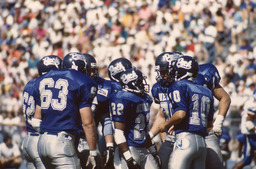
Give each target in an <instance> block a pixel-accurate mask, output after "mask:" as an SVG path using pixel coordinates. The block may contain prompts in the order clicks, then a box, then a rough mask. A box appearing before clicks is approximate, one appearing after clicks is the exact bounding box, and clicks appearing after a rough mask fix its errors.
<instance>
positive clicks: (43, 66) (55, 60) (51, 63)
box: [37, 55, 62, 76]
mask: <svg viewBox="0 0 256 169" xmlns="http://www.w3.org/2000/svg"><path fill="white" fill-rule="evenodd" d="M61 67H62V60H61V58H59V57H58V56H56V55H48V56H44V57H43V58H42V59H41V60H40V61H39V62H38V63H37V70H38V73H39V75H40V76H41V75H43V74H45V73H47V72H49V71H50V70H51V69H54V68H55V69H60V68H61Z"/></svg>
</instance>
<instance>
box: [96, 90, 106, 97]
mask: <svg viewBox="0 0 256 169" xmlns="http://www.w3.org/2000/svg"><path fill="white" fill-rule="evenodd" d="M98 94H100V95H102V96H105V97H107V95H108V90H107V89H100V90H98Z"/></svg>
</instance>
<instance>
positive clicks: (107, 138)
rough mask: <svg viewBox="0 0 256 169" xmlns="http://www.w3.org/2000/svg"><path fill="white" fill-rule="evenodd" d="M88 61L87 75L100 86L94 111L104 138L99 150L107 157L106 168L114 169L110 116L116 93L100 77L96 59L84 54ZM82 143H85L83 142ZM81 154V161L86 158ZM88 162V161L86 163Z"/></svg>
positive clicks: (107, 81) (110, 85)
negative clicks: (111, 99) (111, 96)
mask: <svg viewBox="0 0 256 169" xmlns="http://www.w3.org/2000/svg"><path fill="white" fill-rule="evenodd" d="M83 55H84V57H85V61H86V74H87V75H88V76H90V77H91V78H93V79H94V80H95V81H96V83H97V84H98V92H97V95H96V96H97V97H96V98H97V100H96V101H94V102H93V105H92V111H93V114H94V119H95V123H96V125H98V124H99V123H101V125H102V128H103V130H102V134H103V137H101V138H100V142H99V150H100V152H101V155H102V156H105V167H106V168H114V162H113V160H114V137H113V127H112V121H111V120H110V116H109V103H108V100H109V97H110V94H111V93H113V92H114V88H113V86H112V83H111V81H109V80H105V79H103V78H101V77H99V76H98V67H97V62H96V60H95V58H94V57H93V56H92V55H90V54H83ZM80 142H82V143H83V142H84V141H83V140H82V141H80ZM83 154H84V153H81V154H80V155H81V157H82V158H80V159H83V158H84V155H83ZM85 162H86V161H85Z"/></svg>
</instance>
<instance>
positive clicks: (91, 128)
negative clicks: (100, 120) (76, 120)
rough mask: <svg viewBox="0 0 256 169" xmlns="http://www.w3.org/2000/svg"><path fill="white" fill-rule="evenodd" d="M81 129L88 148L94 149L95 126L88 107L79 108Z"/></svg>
mask: <svg viewBox="0 0 256 169" xmlns="http://www.w3.org/2000/svg"><path fill="white" fill-rule="evenodd" d="M80 115H81V120H82V123H83V129H84V132H85V135H86V140H87V142H88V145H89V147H90V150H93V151H96V127H95V122H94V119H93V115H92V111H91V108H90V107H84V108H81V109H80Z"/></svg>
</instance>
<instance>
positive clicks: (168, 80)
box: [149, 52, 182, 169]
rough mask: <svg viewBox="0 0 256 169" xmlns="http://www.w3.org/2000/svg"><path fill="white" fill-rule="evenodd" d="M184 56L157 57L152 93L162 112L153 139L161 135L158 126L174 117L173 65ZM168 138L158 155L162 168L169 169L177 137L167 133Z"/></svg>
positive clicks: (151, 132) (157, 119) (167, 55)
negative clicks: (172, 94)
mask: <svg viewBox="0 0 256 169" xmlns="http://www.w3.org/2000/svg"><path fill="white" fill-rule="evenodd" d="M180 56H182V54H181V53H179V52H164V53H161V54H160V55H159V56H157V58H156V61H155V70H156V72H157V77H156V80H157V82H156V83H155V84H154V85H153V87H152V90H151V93H152V96H153V98H154V102H155V103H156V104H160V111H159V113H158V115H157V117H156V119H155V121H154V124H153V126H152V128H151V130H150V132H149V135H150V136H151V138H153V137H154V136H155V135H157V134H158V133H159V128H158V125H159V124H161V123H163V122H165V121H166V120H168V119H169V118H170V116H171V115H172V104H171V101H170V99H169V97H168V93H167V92H168V88H169V87H170V85H171V84H172V83H173V82H174V80H175V79H174V76H175V74H174V68H173V63H174V62H175V61H176V60H177V59H178V58H179V57H180ZM166 134H167V135H166V137H165V139H164V142H163V143H162V145H161V147H160V149H159V151H158V155H159V157H160V159H161V164H162V165H161V168H162V169H166V168H168V161H169V158H170V155H171V152H172V150H173V145H174V143H175V136H174V135H171V134H169V133H168V131H166Z"/></svg>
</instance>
